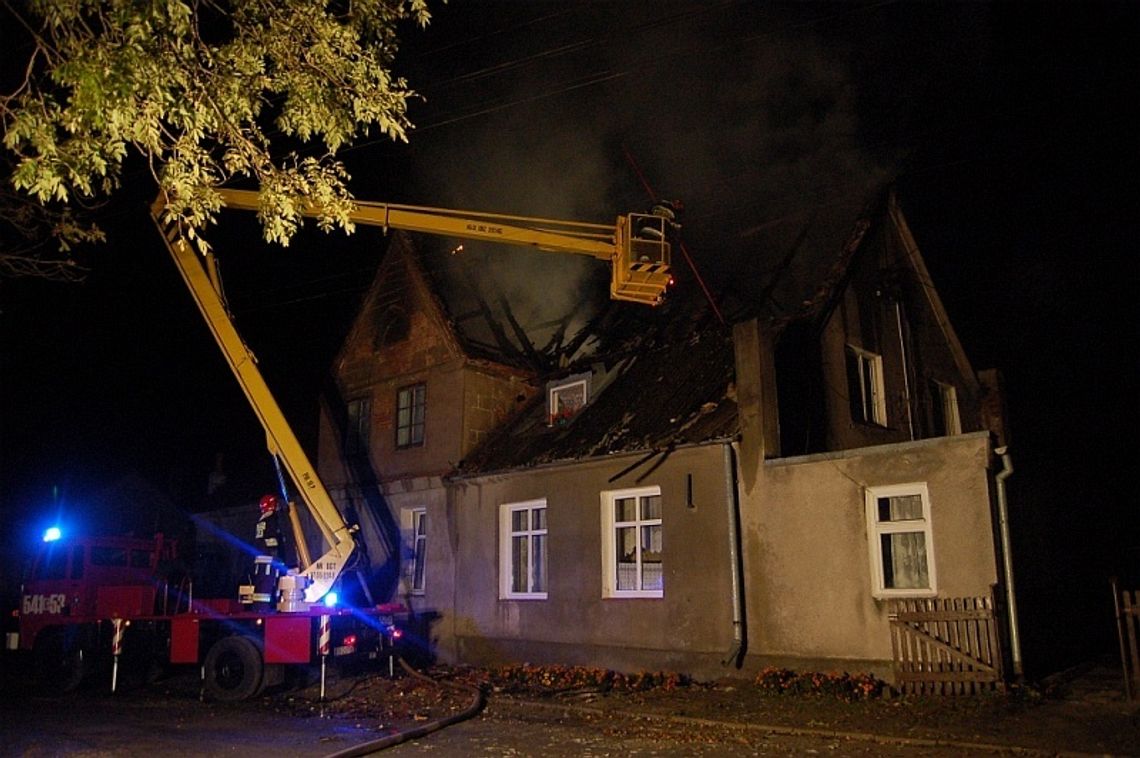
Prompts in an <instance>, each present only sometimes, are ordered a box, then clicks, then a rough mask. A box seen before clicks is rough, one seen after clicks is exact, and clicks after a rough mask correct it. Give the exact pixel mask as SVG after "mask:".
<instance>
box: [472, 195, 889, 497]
mask: <svg viewBox="0 0 1140 758" xmlns="http://www.w3.org/2000/svg"><path fill="white" fill-rule="evenodd" d="M882 197H883V194H882V192H881V191H878V190H877V191H876V192H874V194H873V196H868V195H864V196H859V197H846V198H843V199H842V200H838V201H833V202H831V203H830V204H828V205H826V206H822V207H818V208H815V209H813V210H811V211H808V212H804V213H793V214H788V215H786V216H783V217H781V218H778V219H775V220H773V221H771V222H769V223H765V224H759V225H757V226H755V227H752V228H749V229H746V230H744V231H742V232H740V233H739V234H738V236H737V240H736V241H737V243H738V244H739V245H740V247H739V249H737V250H735V251H730V250H727V249H726V250H725V254H726V256H729V255H731V256H732V257H733V258H734V259H735V260H736V261H737V262H738V263H739V265H738V266H734V267H733V268H732V270H731V273H732V275H731V276H728V277H725V279H726V280H727V283H726V284H724V285H722V286H721V287H720V288H719V291H720V292H721V293H722V296H721V297H720V298H719V300H720V302H721V308H720V310H721V311H722V312H723V313H724V314H725V315H726V316H727V319H720V318H717V317H716V316H717V312H716V311H715V310H714V309H712V308H711V306H710V305H709V304H708V303H707V302H706V301H705V300H704V295H703V293H702V291H701V290H702V283H701V282H698V281H696V276H695V275H694V274H693V273H692V272H691V271H688V270H686V268H685V261H684V260H676V258H678V257H679V256H676V255H675V256H674V257H675V260H674V270H675V271H676V273H677V278H678V279H679V280H680V284H679V285H678V287H677V291H675V293H674V294H673V295H671V297H670V299H669V300H668V301H667V302H666V304H665V305H663V306H661V307H659V308H654V309H645V308H640V307H636V306H629V305H628V304H614V303H611V304H610V305H609V307H607V308H605V309H603V311H602V312H601V313H600V314H599V315H598V316H597V317H595V318H594V320H593V321H592V323H591V325H590V329H591V330H592V331H593V333H594V337H593V342H592V345H591V346H592V349H593V355H592V356H589V357H587V358H586V359H584V360H582V361H577V362H575V364H574V365H571V366H567V367H565V368H564V369H563V370H562V371H561V372H558V373H556V374H552V375H550V377H549V378H550V379H551V383H556V382H557V380H558V379H559V378H560V377H568V376H571V375H577V374H581V373H582V372H584V371H589V373H590V377H591V383H590V387H591V396H590V397H589V398H588V402H587V404H586V405H585V407H584V408H582V409H581V410H580V411H578V412H577V413H576V414H575V415H574V416H573V417H572V418H570V419H568V420H566V421H565V422H563V423H552V422H551V418H550V411H549V408H548V403H549V400H548V396H549V386H550V383H548V385H547V392H543V393H540V394H539V395H538V396H536V397H535V398H533V399H532V400H531V402H530V403H529V404H528V405H527V406H526V407H525V408H524V409H523V410H522V411H520V413H519V415H518V416H516V417H515V418H514V419H513V420H511V421H509V422H508V423H507V424H505V425H504V426H503V427H502V428H500V430H499V431H498V432H497V433H496V434H495V435H492V436H491V437H490V438H489V439H488V440H487V441H486V442H485V443H484V444H483V445H481V446H480V447H478V448H477V449H476V450H474V451H472V453H471V454H470V455H469V456H468V457H467V459H466V460H464V461H462V462H461V464H460V466H459V470H458V472H457V473H458V474H459V475H460V476H472V475H478V474H486V473H491V472H497V471H505V470H513V469H522V468H527V467H531V466H538V465H544V464H551V463H559V462H570V461H576V460H585V459H588V458H595V457H600V456H606V455H613V454H617V453H631V452H639V451H640V452H646V453H649V452H652V451H662V450H667V449H670V448H673V447H678V446H682V445H691V444H701V443H706V442H712V441H718V440H724V439H731V438H735V437H736V436H737V435H738V433H739V420H738V414H737V405H736V393H735V383H734V382H735V363H734V352H733V346H732V335H731V327H730V326H728V325H727V324H726V323H724V321H725V320H727V321H729V322H734V321H741V320H744V319H747V318H752V317H759V318H761V319H763V320H766V321H769V322H772V323H775V324H786V323H788V322H790V321H793V320H801V319H817V318H819V317H820V316H821V314H822V312H823V311H825V310H826V309H827V303H828V302H829V301H830V300H831V299H832V298H833V296H834V295H835V292H836V291H837V290H839V289H842V286H843V282H844V280H845V276H846V271H847V269H848V266H849V265H850V263H851V260H852V258H853V257H854V253H855V252H856V251H857V250H858V249H859V246H860V243H861V242H862V240H863V239H864V237H865V235H866V233H867V230H868V228H869V226H870V223H871V222H870V219H871V218H872V217H873V216H874V214H875V213H876V212H877V211H879V210H880V209H881V207H882V203H881V198H882ZM686 231H688V230H686Z"/></svg>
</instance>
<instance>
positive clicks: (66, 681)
mask: <svg viewBox="0 0 1140 758" xmlns="http://www.w3.org/2000/svg"><path fill="white" fill-rule="evenodd" d="M77 636H78V635H76V634H68V633H66V631H65V630H62V629H54V630H53V629H45V630H44V631H42V632H40V633H39V634H38V635H37V636H36V642H35V646H34V656H35V666H36V688H37V689H38V690H39V691H40V692H42V693H44V694H48V695H65V694H67V693H68V692H73V691H75V690H76V689H78V688H79V685H80V684H82V683H83V678H84V677H85V676H87V672H88V670H89V669H90V660H89V658H90V656H89V655H88V654H87V653H86V652H85V651H84V650H83V647H82V645H80V644H79V641H78V640H77V639H75V638H76V637H77Z"/></svg>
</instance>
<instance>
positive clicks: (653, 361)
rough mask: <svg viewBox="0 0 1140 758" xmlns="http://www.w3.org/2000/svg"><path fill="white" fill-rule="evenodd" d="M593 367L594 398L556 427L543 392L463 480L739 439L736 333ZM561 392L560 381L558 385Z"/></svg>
mask: <svg viewBox="0 0 1140 758" xmlns="http://www.w3.org/2000/svg"><path fill="white" fill-rule="evenodd" d="M647 342H648V343H649V344H643V345H641V346H640V347H638V348H636V349H634V350H632V351H629V352H626V353H624V354H622V355H620V356H611V357H610V358H608V359H603V358H599V359H598V360H596V361H595V362H594V363H593V364H592V365H591V367H590V372H591V377H592V382H591V389H592V395H591V397H589V398H588V400H587V403H586V405H585V407H583V408H582V409H581V410H580V411H578V412H577V413H576V414H575V415H574V416H573V417H571V418H569V419H568V420H564V421H557V422H552V420H551V418H550V415H549V413H548V410H547V402H548V400H547V397H548V393H547V392H543V393H541V394H539V395H537V396H536V397H534V398H533V399H532V400H531V402H530V403H529V404H528V405H527V406H526V407H525V408H524V409H523V410H522V411H521V412H520V414H519V415H518V416H517V417H516V418H515V419H514V420H513V421H511V422H509V423H507V424H506V425H505V426H504V427H502V428H501V429H500V430H499V431H498V432H497V433H496V434H495V435H493V436H492V437H491V438H490V439H488V440H487V442H486V443H485V444H483V445H481V446H480V447H479V448H477V449H476V450H474V451H473V452H472V454H471V455H470V456H468V458H467V459H466V460H464V461H463V462H462V463H461V464H460V466H459V473H460V474H461V475H463V474H476V473H488V472H492V471H502V470H507V469H516V468H525V467H529V466H537V465H542V464H548V463H557V462H562V461H573V460H581V459H585V458H593V457H597V456H605V455H612V454H615V453H626V452H636V451H651V450H666V449H670V448H673V447H677V446H680V445H687V444H697V443H701V442H708V441H711V440H719V439H725V438H731V437H735V436H736V433H737V413H736V395H735V387H734V384H733V377H734V366H733V351H732V341H731V333H730V329H729V328H728V327H724V326H716V327H713V328H706V329H691V330H690V331H689V333H688V334H687V335H685V336H683V337H682V338H680V339H676V340H647ZM554 383H555V384H556V381H555V382H554Z"/></svg>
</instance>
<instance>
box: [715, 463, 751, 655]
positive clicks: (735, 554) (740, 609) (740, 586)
mask: <svg viewBox="0 0 1140 758" xmlns="http://www.w3.org/2000/svg"><path fill="white" fill-rule="evenodd" d="M724 503H725V507H726V509H727V511H728V559H729V563H730V564H731V565H730V571H729V573H730V574H731V576H732V648H731V649H730V650H729V651H728V655H726V656H725V658H724V660H723V661H721V665H722V666H728V665H733V666H735V667H736V668H740V667H741V665H742V663H743V662H744V654H745V652H747V650H748V640H747V634H746V631H745V628H744V564H743V563H742V561H741V559H740V497H739V491H738V489H737V482H736V451H735V450H734V449H733V443H731V442H726V443H725V444H724Z"/></svg>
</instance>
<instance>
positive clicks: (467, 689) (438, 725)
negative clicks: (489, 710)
mask: <svg viewBox="0 0 1140 758" xmlns="http://www.w3.org/2000/svg"><path fill="white" fill-rule="evenodd" d="M399 661H400V667H401V668H403V669H404V671H405V672H407V673H408V675H409V676H413V677H415V678H416V679H420V680H422V681H424V682H428V683H430V684H433V685H436V686H439V687H448V688H450V689H453V690H457V691H459V692H463V693H467V694H469V695H471V704H470V705H468V706H467V707H466V708H464V709H463V710H461V711H458V712H456V713H453V714H451V715H449V716H445V717H443V718H439V719H433V720H431V721H427V722H425V723H423V724H421V725H420V726H417V727H414V728H412V729H408V730H407V731H403V732H397V733H396V734H389V735H386V736H384V737H380V738H379V739H375V740H369V741H368V742H361V743H359V744H356V745H353V746H352V747H350V748H345V749H344V750H340V751H337V752H335V753H330V754H329V755H326V756H325V758H355V757H356V756H361V755H369V754H370V753H376V752H379V751H381V750H385V749H387V748H390V747H395V746H396V745H399V744H402V743H404V742H408V741H410V740H416V739H419V738H420V737H423V736H425V735H428V734H431V733H432V732H436V731H439V730H440V729H443V728H444V727H448V726H451V725H452V724H458V723H459V722H460V721H466V720H467V719H469V718H471V717H472V716H475V715H477V714H478V713H479V712H480V711H481V710H483V706H484V704H485V699H484V696H483V691H482V690H480V689H479V688H478V687H473V686H471V685H467V684H460V683H458V682H442V681H439V680H436V679H432V678H431V677H429V676H426V675H424V674H421V673H420V672H419V671H416V670H415V669H414V668H412V667H411V666H409V665H408V663H407V662H406V661H405V660H404V659H403V658H400V659H399Z"/></svg>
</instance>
